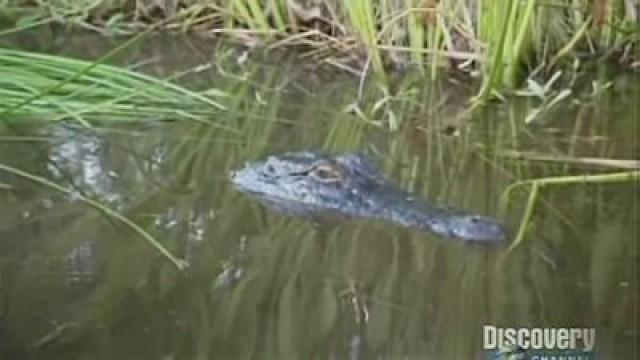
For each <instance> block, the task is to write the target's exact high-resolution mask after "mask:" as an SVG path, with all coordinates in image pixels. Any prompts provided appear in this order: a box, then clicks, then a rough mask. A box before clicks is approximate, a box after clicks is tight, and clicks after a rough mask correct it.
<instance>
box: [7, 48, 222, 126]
mask: <svg viewBox="0 0 640 360" xmlns="http://www.w3.org/2000/svg"><path fill="white" fill-rule="evenodd" d="M183 74H184V73H183ZM180 75H182V74H180ZM0 97H1V99H0V117H2V118H4V119H12V120H14V121H16V120H19V119H26V120H37V121H58V120H68V119H71V120H75V121H78V122H81V123H83V124H89V123H90V122H92V121H141V120H149V119H151V120H158V119H175V118H187V119H192V120H197V121H207V120H206V119H207V116H208V115H209V114H211V113H212V112H213V111H216V110H220V109H223V108H224V107H223V106H222V105H221V104H220V103H219V102H218V101H217V100H216V99H215V98H213V97H212V96H210V95H208V94H203V93H197V92H194V91H191V90H188V89H186V88H183V87H181V86H179V85H176V84H174V83H172V82H170V81H168V80H161V79H157V78H154V77H152V76H149V75H145V74H144V73H142V72H138V71H133V70H129V69H125V68H120V67H116V66H112V65H107V64H101V63H99V62H89V61H84V60H77V59H71V58H67V57H61V56H55V55H46V54H38V53H33V52H26V51H20V50H13V49H6V48H5V49H2V48H0Z"/></svg>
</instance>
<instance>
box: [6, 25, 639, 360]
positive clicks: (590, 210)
mask: <svg viewBox="0 0 640 360" xmlns="http://www.w3.org/2000/svg"><path fill="white" fill-rule="evenodd" d="M62 38H65V37H62ZM67 38H68V37H67ZM56 39H58V40H57V41H58V42H57V43H56V47H55V50H52V49H51V48H48V50H49V51H53V52H56V53H58V52H60V53H63V54H67V55H71V54H73V55H79V56H85V57H91V56H98V54H100V53H101V51H103V50H101V49H100V47H91V48H89V50H86V44H87V41H93V42H95V38H89V40H87V39H81V38H68V39H69V40H67V41H68V42H69V43H65V42H64V41H62V40H60V38H56ZM74 39H76V40H74ZM45 40H47V39H45ZM45 40H42V37H41V38H37V37H36V38H33V39H31V41H29V42H25V43H23V45H24V46H25V47H26V46H28V47H31V48H40V49H42V44H37V42H38V41H43V42H44V41H45ZM75 41H78V42H77V43H75ZM104 46H105V47H106V48H109V47H110V46H112V45H110V44H104ZM58 49H61V50H58ZM242 57H243V55H242V53H241V51H238V50H229V49H228V48H225V47H216V48H210V47H206V46H205V45H203V44H202V43H199V42H197V41H190V40H185V39H173V40H172V41H169V40H167V39H160V40H159V41H149V42H147V43H145V44H143V45H141V47H140V48H139V49H138V50H136V51H135V52H133V53H131V54H128V55H123V56H122V57H121V58H120V59H118V61H120V62H121V63H124V64H132V63H136V62H139V61H140V60H141V59H153V60H155V62H152V63H151V64H147V65H146V66H145V69H146V71H149V72H151V73H154V74H156V75H167V74H170V73H171V72H172V71H174V70H175V69H184V68H187V67H190V66H195V65H198V64H206V63H208V62H209V61H210V60H211V59H212V58H213V59H215V64H216V65H215V66H212V67H211V68H210V69H205V70H203V71H202V72H200V73H198V74H194V75H192V76H190V77H187V78H184V79H183V81H184V83H185V84H188V85H189V86H191V87H193V88H204V87H207V86H211V84H214V85H215V86H216V87H218V88H220V89H221V90H224V91H226V92H228V94H229V97H228V99H227V100H228V101H227V105H228V107H229V111H226V112H215V113H213V114H212V116H211V121H212V124H214V125H210V124H202V123H196V122H191V121H175V122H165V123H162V124H155V123H151V122H148V123H144V124H138V125H119V126H106V125H103V126H98V127H96V128H95V129H86V128H82V127H79V126H76V125H73V124H69V123H61V124H47V125H43V124H26V125H25V124H22V125H21V124H10V125H9V124H6V123H0V164H3V165H8V166H12V167H15V168H18V169H21V170H23V171H26V172H28V173H30V174H32V175H36V176H38V177H41V178H44V179H48V180H49V181H52V182H54V183H56V184H59V185H61V186H63V187H65V188H66V189H68V190H70V191H71V194H63V193H61V192H59V191H55V190H52V189H51V188H49V187H45V186H42V185H41V184H39V183H36V182H34V181H31V180H28V179H25V178H22V177H18V176H14V175H11V174H9V173H7V172H2V171H0V249H1V250H0V358H1V359H241V358H253V359H414V358H415V359H483V358H484V355H483V354H484V350H483V338H482V337H483V325H486V324H493V325H498V326H504V327H528V328H530V327H595V328H596V331H597V339H596V351H597V352H598V354H599V355H601V357H600V358H602V359H632V358H636V357H637V356H638V353H637V349H638V339H639V336H640V334H639V332H638V272H637V269H638V268H637V266H638V265H637V264H638V259H639V255H640V254H639V252H638V189H639V187H638V183H633V182H625V183H610V184H582V185H576V184H573V185H559V186H551V187H545V188H542V189H541V190H540V193H539V198H538V201H537V202H536V207H535V209H534V211H533V213H532V221H531V223H530V224H529V226H528V228H527V232H526V233H525V237H524V238H523V242H522V243H521V244H520V245H519V246H517V247H516V248H515V249H514V250H512V251H507V248H500V249H483V248H479V247H476V246H468V245H465V244H462V243H458V242H455V241H450V240H444V239H439V238H437V237H434V236H430V235H428V234H422V233H415V232H411V231H408V230H404V229H402V228H399V227H395V226H391V225H388V224H382V223H375V222H366V221H345V222H337V223H331V224H325V225H324V226H321V227H314V226H312V225H311V224H309V223H307V222H305V221H302V220H299V219H294V218H289V217H285V216H282V215H279V214H276V213H273V212H271V211H269V210H267V209H265V208H263V207H262V206H260V205H259V204H258V203H257V202H256V201H254V200H253V199H250V198H247V197H246V196H243V195H241V194H238V193H237V192H235V191H234V190H233V189H232V188H231V186H230V185H229V183H228V180H227V172H228V171H229V170H230V169H233V168H237V167H239V166H242V165H243V164H244V163H245V162H246V161H250V160H255V159H259V158H262V157H264V156H266V155H268V154H274V153H281V152H285V151H293V150H302V149H324V150H327V151H331V152H341V151H347V150H357V151H361V152H365V153H367V154H369V155H370V156H371V157H372V158H374V159H375V160H376V161H377V162H378V164H379V165H380V167H381V168H383V169H384V170H385V171H386V172H387V173H388V174H389V177H391V178H393V179H394V180H395V181H396V182H397V183H399V184H401V185H402V187H404V188H405V189H409V190H411V191H413V192H415V193H416V194H419V195H420V196H422V197H424V198H427V199H431V200H433V201H437V202H440V203H446V204H451V205H454V206H456V207H460V208H464V209H468V210H470V211H474V212H478V213H481V214H486V215H490V216H496V217H499V218H501V219H502V220H503V221H504V222H505V223H506V224H507V225H508V227H509V229H510V232H511V237H512V238H513V237H514V236H515V233H516V231H517V229H518V226H519V224H520V221H521V218H522V216H523V213H524V207H525V206H524V204H525V203H526V200H527V197H528V196H529V193H528V191H527V188H520V189H518V190H516V191H515V192H514V197H513V199H512V201H511V206H510V207H509V208H508V209H507V211H500V210H499V200H500V196H501V194H502V192H503V191H504V190H505V189H506V188H507V186H508V185H509V184H511V183H513V182H514V181H517V180H522V179H529V178H538V177H546V176H559V175H577V174H584V173H592V174H593V173H607V172H620V171H625V170H629V169H624V167H633V166H637V163H635V164H634V163H632V162H617V163H615V164H613V165H611V164H608V163H605V164H603V163H600V162H597V161H596V162H594V161H588V158H607V159H627V160H634V159H635V160H637V159H638V154H639V153H640V149H639V147H638V141H637V130H638V112H637V98H638V92H639V90H640V85H639V83H638V82H637V78H635V77H634V76H633V75H631V74H627V75H625V74H618V75H615V76H613V75H607V74H604V73H602V74H596V75H594V76H593V77H590V78H588V79H582V80H581V82H582V83H584V84H586V85H584V86H582V85H580V86H578V85H576V86H575V88H574V89H573V90H574V92H575V93H576V97H575V98H573V99H572V100H568V101H566V102H563V103H562V104H561V105H558V106H556V107H553V108H551V109H549V110H548V111H544V112H541V113H540V115H539V116H538V117H537V118H536V119H535V120H534V121H533V122H532V123H530V124H529V125H526V126H525V125H524V124H523V122H524V119H525V118H526V117H527V116H528V115H529V114H531V113H532V111H535V109H536V108H537V107H539V106H540V101H538V100H536V99H533V98H530V97H526V98H525V97H523V98H515V99H510V100H509V101H507V102H506V103H499V104H495V105H494V106H491V107H489V108H488V109H486V110H483V111H482V112H480V113H477V114H475V115H474V118H473V121H472V122H467V123H460V122H459V121H458V120H456V119H457V118H458V117H459V115H460V114H461V112H462V111H463V110H464V108H465V104H466V101H467V100H468V96H469V95H470V94H473V89H471V88H470V87H469V86H468V85H467V84H468V80H465V79H457V80H454V79H443V80H441V81H437V82H433V81H429V80H424V79H420V78H418V77H417V76H413V75H411V76H410V75H407V76H404V77H401V78H400V79H398V80H397V81H395V82H394V84H393V85H392V89H393V92H392V93H391V94H388V96H387V97H385V96H384V94H382V93H381V92H380V91H379V90H377V89H376V87H375V86H367V87H365V89H364V91H363V93H362V98H361V100H360V101H359V102H357V103H356V101H355V99H356V98H357V97H358V92H359V89H358V84H357V81H355V80H354V79H353V78H352V77H348V76H342V75H338V74H335V73H331V72H327V71H324V72H323V71H316V70H315V69H313V68H310V67H308V66H305V65H303V64H300V60H299V59H298V58H297V57H295V56H283V55H280V54H277V55H270V56H268V57H267V59H266V61H265V59H262V61H261V63H262V65H256V64H254V62H255V61H254V60H252V59H249V61H247V62H242V61H239V59H242ZM270 58H271V59H270ZM249 64H251V65H249ZM591 80H594V81H598V82H599V83H600V84H604V83H607V82H610V84H611V87H610V89H609V90H608V91H606V92H603V93H599V94H594V93H593V91H592V90H591V88H590V87H589V86H588V85H589V83H590V81H591ZM176 120H178V119H176ZM389 127H392V128H397V130H396V131H393V132H389V131H387V129H388V128H389ZM562 156H568V157H571V158H573V159H578V158H580V160H581V161H580V162H574V163H567V162H560V161H552V160H550V159H549V158H551V159H553V158H558V157H562ZM541 157H544V158H546V159H542V158H541ZM82 197H87V198H90V199H94V200H97V201H99V202H101V203H102V204H104V205H106V206H108V207H109V208H111V209H115V210H117V211H118V212H119V213H121V214H123V215H125V216H126V217H127V218H129V219H131V220H133V221H134V222H135V223H137V224H139V225H140V226H141V227H142V228H144V229H145V230H146V231H148V232H149V233H150V234H151V235H153V236H154V237H156V238H157V239H158V240H159V241H160V242H161V243H162V244H163V245H164V246H166V247H167V248H169V249H170V250H171V251H172V252H173V253H174V254H176V255H177V256H179V257H180V258H182V259H184V260H186V261H187V262H188V264H189V267H188V269H186V270H185V271H182V272H181V271H178V270H177V269H176V268H175V266H174V265H173V264H171V263H170V262H169V261H167V260H166V258H164V257H162V256H161V255H160V254H159V253H158V252H157V251H156V250H155V249H154V248H153V247H152V246H150V245H149V243H148V242H147V241H145V240H144V239H143V238H142V237H141V236H140V235H139V234H137V233H135V232H133V231H131V229H130V228H128V227H127V226H125V225H123V224H122V223H121V222H120V221H118V220H116V219H114V218H112V217H109V216H106V215H104V214H103V213H101V212H99V211H97V210H95V209H94V208H92V207H91V206H88V205H87V204H86V203H85V202H83V201H81V200H82Z"/></svg>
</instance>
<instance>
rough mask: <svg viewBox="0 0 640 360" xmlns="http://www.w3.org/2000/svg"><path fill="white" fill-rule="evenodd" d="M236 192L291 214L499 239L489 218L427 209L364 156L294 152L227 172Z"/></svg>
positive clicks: (498, 230)
mask: <svg viewBox="0 0 640 360" xmlns="http://www.w3.org/2000/svg"><path fill="white" fill-rule="evenodd" d="M230 177H231V182H232V183H233V185H234V187H235V188H236V189H238V190H239V191H241V192H243V193H246V194H249V195H251V196H253V197H256V198H257V199H258V200H260V201H261V202H263V203H264V204H265V205H267V206H268V207H271V208H273V209H275V210H277V211H280V212H282V213H285V214H289V215H294V216H303V217H309V218H318V217H324V216H327V215H329V216H331V215H334V216H335V215H337V216H347V217H355V218H368V219H380V220H386V221H389V222H392V223H395V224H398V225H401V226H404V227H407V228H412V229H418V230H421V231H427V232H431V233H435V234H438V235H440V236H443V237H447V238H458V239H462V240H467V241H470V242H477V243H483V244H498V243H502V242H504V241H505V238H506V234H505V230H504V228H503V226H502V225H501V224H500V223H499V222H498V221H497V220H495V219H492V218H490V217H486V216H480V215H474V214H469V213H465V212H462V211H458V210H454V209H449V208H442V207H435V206H430V205H428V204H427V203H425V202H422V201H420V200H417V199H414V198H413V197H412V196H411V195H410V194H408V193H406V192H404V191H402V190H401V189H399V188H398V187H396V186H395V185H394V184H393V183H391V182H390V181H388V180H387V179H386V178H385V177H384V176H383V175H382V173H381V172H380V171H379V170H378V169H377V168H376V167H375V165H374V164H373V163H372V162H371V161H370V160H369V159H368V158H367V157H366V156H364V155H361V154H357V153H347V154H341V155H336V156H331V155H327V154H324V153H320V152H306V151H305V152H296V153H286V154H283V155H279V156H270V157H269V158H268V159H266V160H265V161H260V162H254V163H249V164H247V165H246V166H245V168H244V169H241V170H237V171H232V172H231V174H230Z"/></svg>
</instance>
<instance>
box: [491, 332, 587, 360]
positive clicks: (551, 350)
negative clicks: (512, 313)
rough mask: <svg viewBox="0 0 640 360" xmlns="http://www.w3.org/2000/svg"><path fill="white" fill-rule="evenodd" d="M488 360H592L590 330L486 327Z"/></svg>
mask: <svg viewBox="0 0 640 360" xmlns="http://www.w3.org/2000/svg"><path fill="white" fill-rule="evenodd" d="M483 339H484V349H485V350H488V354H487V359H490V360H595V359H596V356H595V352H594V347H595V342H596V330H595V329H593V328H501V327H497V326H493V325H485V326H484V330H483Z"/></svg>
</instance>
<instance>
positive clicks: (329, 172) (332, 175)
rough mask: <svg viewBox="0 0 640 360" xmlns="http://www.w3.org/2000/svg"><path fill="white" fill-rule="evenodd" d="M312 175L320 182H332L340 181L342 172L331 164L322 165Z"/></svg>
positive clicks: (315, 168)
mask: <svg viewBox="0 0 640 360" xmlns="http://www.w3.org/2000/svg"><path fill="white" fill-rule="evenodd" d="M310 174H311V175H312V176H313V177H315V178H316V179H318V180H320V181H331V182H332V181H338V180H340V171H339V170H338V169H337V168H336V167H334V166H331V165H329V164H322V165H318V166H316V167H314V168H313V169H312V170H311V173H310Z"/></svg>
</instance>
